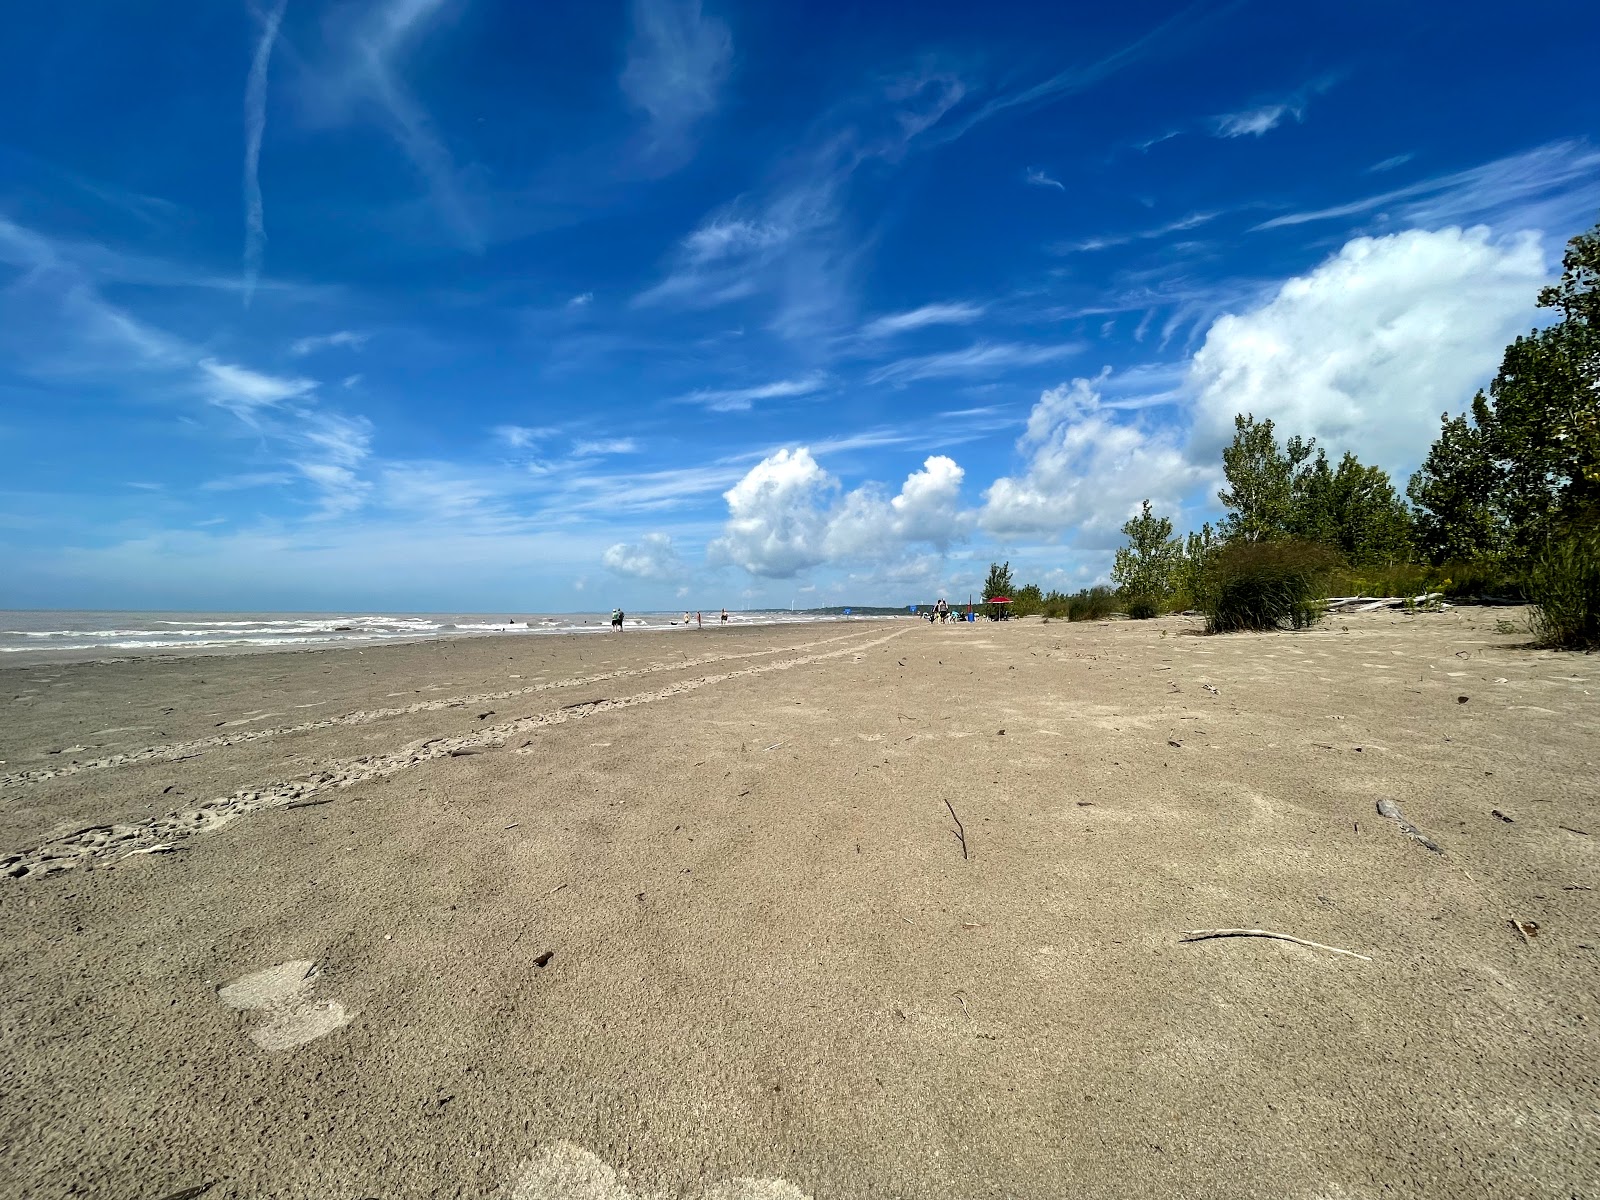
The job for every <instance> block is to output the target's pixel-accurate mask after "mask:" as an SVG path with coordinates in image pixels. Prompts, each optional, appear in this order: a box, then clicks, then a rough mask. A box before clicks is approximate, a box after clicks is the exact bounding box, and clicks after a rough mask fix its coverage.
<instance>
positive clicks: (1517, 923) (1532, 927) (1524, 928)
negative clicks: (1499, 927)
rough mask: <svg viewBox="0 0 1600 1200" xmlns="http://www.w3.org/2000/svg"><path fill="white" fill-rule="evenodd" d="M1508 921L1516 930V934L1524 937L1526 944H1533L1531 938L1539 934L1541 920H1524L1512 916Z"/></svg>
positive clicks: (1523, 941) (1523, 940)
mask: <svg viewBox="0 0 1600 1200" xmlns="http://www.w3.org/2000/svg"><path fill="white" fill-rule="evenodd" d="M1507 923H1508V924H1509V925H1510V926H1511V928H1512V929H1513V930H1515V931H1516V935H1517V936H1518V937H1519V938H1521V939H1522V944H1523V945H1524V946H1531V945H1533V942H1532V940H1531V939H1533V938H1536V937H1538V936H1539V922H1537V921H1523V920H1519V919H1518V918H1516V917H1511V918H1509V919H1508V921H1507Z"/></svg>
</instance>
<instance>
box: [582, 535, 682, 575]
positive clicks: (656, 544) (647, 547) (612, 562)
mask: <svg viewBox="0 0 1600 1200" xmlns="http://www.w3.org/2000/svg"><path fill="white" fill-rule="evenodd" d="M602 561H603V562H604V563H605V565H606V566H607V567H608V568H610V569H611V570H613V571H615V572H617V574H619V575H632V576H633V577H634V578H636V579H654V580H673V579H680V578H682V577H683V574H684V571H685V566H684V562H683V559H682V557H681V556H680V555H679V554H678V549H677V547H676V546H674V545H673V544H672V538H671V536H670V535H668V534H665V533H647V534H645V535H644V537H642V538H640V539H639V540H638V541H637V542H631V543H630V542H617V543H616V544H615V545H613V546H609V547H607V548H606V552H605V554H604V555H602Z"/></svg>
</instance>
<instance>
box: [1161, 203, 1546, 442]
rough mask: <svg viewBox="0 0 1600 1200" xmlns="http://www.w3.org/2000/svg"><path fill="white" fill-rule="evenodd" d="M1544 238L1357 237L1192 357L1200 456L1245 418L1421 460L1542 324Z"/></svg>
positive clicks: (1218, 328) (1232, 320)
mask: <svg viewBox="0 0 1600 1200" xmlns="http://www.w3.org/2000/svg"><path fill="white" fill-rule="evenodd" d="M1544 278H1545V261H1544V255H1543V252H1542V251H1541V249H1540V244H1539V238H1538V236H1537V235H1536V234H1532V233H1525V234H1521V235H1518V236H1516V237H1514V238H1511V239H1509V240H1505V241H1498V242H1497V241H1495V240H1493V239H1492V238H1491V236H1490V232H1489V230H1488V229H1487V228H1485V227H1482V226H1479V227H1476V228H1473V229H1466V230H1462V229H1458V228H1448V229H1441V230H1438V231H1437V232H1425V231H1422V230H1412V231H1410V232H1407V233H1400V234H1394V235H1392V236H1388V237H1380V238H1357V239H1355V240H1353V241H1351V242H1348V243H1347V244H1346V245H1345V246H1344V248H1343V249H1342V250H1340V251H1339V252H1338V253H1337V254H1335V255H1333V256H1332V257H1331V258H1329V259H1328V260H1327V261H1326V262H1324V263H1323V264H1322V265H1321V266H1319V267H1317V268H1316V269H1315V270H1314V271H1312V272H1310V273H1309V274H1307V275H1303V276H1299V277H1296V278H1293V279H1290V280H1288V281H1287V282H1286V283H1284V284H1283V285H1282V286H1281V287H1280V288H1279V289H1278V291H1277V293H1276V294H1275V295H1273V296H1272V297H1271V298H1270V299H1268V300H1267V301H1266V302H1265V303H1263V304H1261V305H1260V306H1259V307H1257V308H1255V309H1252V310H1250V311H1248V312H1244V313H1240V314H1229V315H1225V316H1223V317H1221V318H1219V319H1218V320H1217V321H1216V322H1215V323H1213V324H1212V326H1211V328H1210V331H1209V332H1208V333H1207V334H1206V340H1205V343H1204V345H1203V346H1202V347H1201V348H1200V350H1199V351H1198V352H1197V353H1196V354H1195V356H1194V359H1193V363H1192V365H1191V368H1190V376H1189V382H1190V387H1191V389H1192V390H1193V392H1194V395H1195V398H1196V399H1195V427H1194V441H1193V446H1192V453H1194V454H1195V455H1196V456H1197V457H1199V458H1202V459H1203V458H1207V457H1210V456H1213V455H1215V453H1216V452H1217V451H1218V450H1219V449H1220V447H1221V446H1223V445H1224V444H1226V443H1227V441H1228V440H1229V438H1231V436H1232V426H1233V417H1234V414H1235V413H1242V412H1253V413H1254V414H1255V415H1256V416H1257V417H1271V418H1272V419H1273V420H1274V421H1276V422H1277V423H1278V424H1279V425H1280V426H1281V427H1282V429H1283V430H1284V431H1285V432H1292V433H1299V434H1303V435H1305V436H1308V437H1309V436H1316V437H1317V438H1319V439H1320V440H1322V441H1323V442H1325V443H1327V444H1328V445H1329V446H1330V448H1334V449H1337V450H1340V451H1343V450H1351V451H1354V452H1355V453H1356V454H1358V455H1360V457H1362V458H1363V459H1365V460H1367V461H1369V462H1376V463H1379V464H1380V465H1382V466H1384V467H1386V468H1388V469H1389V470H1390V471H1401V470H1404V469H1407V468H1409V467H1411V466H1414V465H1415V463H1416V462H1417V461H1418V460H1419V459H1420V458H1421V456H1422V455H1423V454H1424V453H1425V452H1426V450H1427V447H1428V444H1429V443H1430V441H1431V440H1432V438H1433V436H1434V435H1435V434H1436V433H1437V431H1438V430H1437V426H1438V421H1439V414H1440V413H1441V412H1444V411H1446V410H1452V411H1453V410H1459V409H1460V408H1461V407H1463V405H1464V403H1465V402H1466V400H1467V399H1468V398H1469V397H1470V396H1471V394H1472V391H1473V389H1474V388H1476V387H1477V386H1479V385H1480V384H1481V383H1482V381H1483V380H1484V379H1485V378H1486V377H1487V376H1488V375H1489V374H1491V373H1492V372H1493V370H1494V365H1495V363H1496V361H1497V360H1498V358H1499V355H1500V350H1501V347H1503V346H1504V345H1505V344H1506V343H1507V342H1508V341H1510V340H1511V338H1512V337H1513V336H1515V334H1516V333H1517V332H1518V331H1519V330H1521V329H1523V328H1525V327H1526V326H1527V324H1528V323H1529V322H1530V321H1531V319H1532V313H1533V297H1534V295H1535V293H1536V292H1537V290H1538V287H1539V285H1540V284H1541V283H1542V282H1543V281H1544Z"/></svg>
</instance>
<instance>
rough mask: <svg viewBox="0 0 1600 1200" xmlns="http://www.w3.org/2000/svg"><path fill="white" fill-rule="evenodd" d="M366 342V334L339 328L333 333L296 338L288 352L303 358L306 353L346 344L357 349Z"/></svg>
mask: <svg viewBox="0 0 1600 1200" xmlns="http://www.w3.org/2000/svg"><path fill="white" fill-rule="evenodd" d="M366 344H367V335H366V334H364V333H355V332H353V331H351V330H349V329H340V330H338V331H336V332H334V333H324V334H317V335H315V336H313V337H303V338H298V339H296V340H295V341H294V342H292V343H290V345H289V353H290V354H292V355H294V356H295V357H296V358H304V357H305V356H306V355H307V354H315V353H316V352H317V351H319V350H331V349H333V348H334V347H336V346H348V347H349V348H350V349H352V350H359V349H361V347H362V346H365V345H366Z"/></svg>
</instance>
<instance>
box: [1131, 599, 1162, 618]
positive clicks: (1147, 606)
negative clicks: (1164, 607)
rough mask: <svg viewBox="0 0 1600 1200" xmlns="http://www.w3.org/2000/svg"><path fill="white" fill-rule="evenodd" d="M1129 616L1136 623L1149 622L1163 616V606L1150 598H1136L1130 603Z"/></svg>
mask: <svg viewBox="0 0 1600 1200" xmlns="http://www.w3.org/2000/svg"><path fill="white" fill-rule="evenodd" d="M1128 615H1129V616H1130V617H1132V618H1133V619H1134V620H1135V621H1148V620H1149V619H1150V618H1151V617H1159V616H1160V615H1161V605H1159V604H1157V603H1156V602H1155V600H1154V599H1152V598H1151V597H1149V596H1135V597H1133V598H1132V599H1131V600H1129V601H1128Z"/></svg>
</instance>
